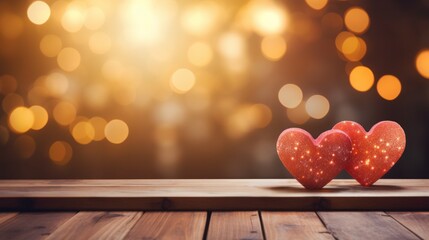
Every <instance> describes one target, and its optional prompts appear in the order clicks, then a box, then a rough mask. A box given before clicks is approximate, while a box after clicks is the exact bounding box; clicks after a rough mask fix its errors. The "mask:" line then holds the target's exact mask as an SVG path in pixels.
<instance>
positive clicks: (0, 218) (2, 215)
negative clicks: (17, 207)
mask: <svg viewBox="0 0 429 240" xmlns="http://www.w3.org/2000/svg"><path fill="white" fill-rule="evenodd" d="M16 215H17V213H0V224H2V223H4V222H6V221H7V220H9V219H11V218H13V217H15V216H16Z"/></svg>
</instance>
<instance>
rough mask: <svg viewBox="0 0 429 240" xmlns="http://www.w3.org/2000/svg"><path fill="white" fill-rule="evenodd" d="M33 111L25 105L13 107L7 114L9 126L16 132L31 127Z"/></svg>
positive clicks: (24, 130)
mask: <svg viewBox="0 0 429 240" xmlns="http://www.w3.org/2000/svg"><path fill="white" fill-rule="evenodd" d="M33 124H34V115H33V112H32V111H31V110H30V109H28V108H26V107H17V108H15V109H14V110H13V111H12V112H11V114H10V116H9V126H10V127H11V129H12V130H14V131H15V132H17V133H25V132H27V131H28V130H30V129H31V127H33Z"/></svg>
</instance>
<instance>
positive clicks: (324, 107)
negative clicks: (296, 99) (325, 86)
mask: <svg viewBox="0 0 429 240" xmlns="http://www.w3.org/2000/svg"><path fill="white" fill-rule="evenodd" d="M305 110H306V111H307V113H308V115H309V116H310V117H312V118H315V119H322V118H324V117H325V116H326V114H328V112H329V101H328V99H327V98H325V97H324V96H322V95H313V96H311V97H309V98H308V100H307V101H306V102H305Z"/></svg>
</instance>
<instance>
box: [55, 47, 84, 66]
mask: <svg viewBox="0 0 429 240" xmlns="http://www.w3.org/2000/svg"><path fill="white" fill-rule="evenodd" d="M57 63H58V66H59V67H60V68H61V69H63V70H64V71H67V72H71V71H74V70H75V69H76V68H77V67H79V65H80V53H79V52H78V51H77V50H76V49H74V48H70V47H67V48H63V49H62V50H61V52H60V53H59V54H58V56H57Z"/></svg>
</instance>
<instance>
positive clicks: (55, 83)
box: [44, 72, 69, 97]
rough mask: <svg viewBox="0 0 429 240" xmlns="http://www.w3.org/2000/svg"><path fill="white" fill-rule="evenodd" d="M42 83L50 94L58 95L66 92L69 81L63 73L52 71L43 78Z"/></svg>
mask: <svg viewBox="0 0 429 240" xmlns="http://www.w3.org/2000/svg"><path fill="white" fill-rule="evenodd" d="M44 85H45V88H46V90H47V91H48V93H49V94H50V95H52V96H55V97H60V96H62V95H63V94H65V93H66V92H67V90H68V88H69V81H68V79H67V77H66V76H64V74H61V73H58V72H53V73H51V74H49V75H48V76H47V77H46V78H45V81H44Z"/></svg>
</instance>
